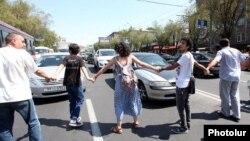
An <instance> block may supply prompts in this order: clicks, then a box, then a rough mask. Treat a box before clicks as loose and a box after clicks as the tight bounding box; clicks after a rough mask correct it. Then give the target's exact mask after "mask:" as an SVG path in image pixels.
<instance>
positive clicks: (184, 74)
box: [161, 38, 207, 133]
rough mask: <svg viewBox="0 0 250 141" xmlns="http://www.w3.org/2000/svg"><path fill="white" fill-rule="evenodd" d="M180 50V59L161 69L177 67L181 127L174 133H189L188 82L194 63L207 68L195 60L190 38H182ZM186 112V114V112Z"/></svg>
mask: <svg viewBox="0 0 250 141" xmlns="http://www.w3.org/2000/svg"><path fill="white" fill-rule="evenodd" d="M177 47H178V50H179V52H180V53H181V54H182V55H181V57H180V58H179V60H178V61H177V62H176V63H174V64H173V65H170V66H166V67H163V68H162V69H161V70H173V69H176V68H177V77H176V105H177V110H178V113H179V116H180V125H181V127H180V128H177V129H176V130H172V131H173V132H174V133H187V132H188V130H189V129H190V106H189V93H188V84H189V81H190V77H191V76H192V72H193V67H194V65H195V66H197V67H198V68H200V69H202V70H204V73H205V74H207V71H206V68H205V67H204V66H203V65H201V64H199V63H198V62H197V61H195V60H194V58H193V55H192V54H191V53H190V52H189V50H190V49H191V47H192V42H191V40H190V39H188V38H182V39H181V40H180V41H179V43H178V46H177ZM184 112H185V113H186V116H185V114H184Z"/></svg>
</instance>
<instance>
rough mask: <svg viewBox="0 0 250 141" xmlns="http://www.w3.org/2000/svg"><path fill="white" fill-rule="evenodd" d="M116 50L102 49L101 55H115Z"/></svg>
mask: <svg viewBox="0 0 250 141" xmlns="http://www.w3.org/2000/svg"><path fill="white" fill-rule="evenodd" d="M114 55H115V52H114V51H100V56H114Z"/></svg>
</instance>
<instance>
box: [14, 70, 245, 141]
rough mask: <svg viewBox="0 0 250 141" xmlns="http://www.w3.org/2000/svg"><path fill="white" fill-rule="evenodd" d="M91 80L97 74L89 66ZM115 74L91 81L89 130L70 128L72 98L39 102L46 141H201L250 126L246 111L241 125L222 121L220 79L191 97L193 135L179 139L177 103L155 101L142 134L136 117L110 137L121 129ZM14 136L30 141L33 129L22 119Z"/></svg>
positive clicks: (200, 85)
mask: <svg viewBox="0 0 250 141" xmlns="http://www.w3.org/2000/svg"><path fill="white" fill-rule="evenodd" d="M88 67H89V72H90V75H92V74H94V73H96V71H95V69H94V68H93V66H92V65H88ZM112 77H113V74H112V73H111V72H107V73H105V74H103V75H101V76H100V77H99V78H98V80H97V81H96V82H95V83H94V84H92V83H91V82H88V84H87V91H86V93H85V102H84V107H83V109H82V112H81V116H82V119H83V124H84V125H83V126H82V127H80V128H77V129H71V128H69V127H67V124H68V121H69V103H68V100H67V97H60V98H49V99H35V103H36V108H37V113H38V116H39V119H40V122H41V127H42V134H43V137H44V140H45V141H103V140H104V141H118V140H119V141H154V140H155V141H158V140H169V141H183V140H185V141H201V140H202V139H203V130H204V125H208V124H223V125H224V124H233V125H238V124H250V121H249V119H250V114H249V112H245V111H242V118H241V120H240V122H239V123H236V122H233V121H230V120H227V119H223V118H221V117H218V116H217V115H216V113H215V111H216V110H219V109H220V99H219V96H218V84H219V79H218V78H206V79H196V84H197V86H196V88H197V89H196V91H197V93H196V94H194V95H192V96H191V97H190V102H191V113H192V114H191V118H192V119H191V130H190V131H189V133H188V134H173V133H172V132H171V130H172V129H175V128H177V127H179V124H178V122H179V116H178V113H177V109H176V105H175V102H174V101H149V102H144V103H143V112H142V114H141V115H140V117H139V119H140V125H141V128H139V129H136V130H135V129H132V128H131V127H132V124H131V123H132V117H130V116H125V118H124V124H123V128H124V129H123V134H121V135H118V134H114V133H111V132H110V129H111V127H113V126H114V125H115V122H116V118H115V114H114V106H113V105H114V102H113V99H114V98H113V91H114V81H113V79H112ZM248 79H249V72H243V73H242V79H241V82H240V93H241V102H242V104H245V103H247V102H248V100H249V92H248V89H247V88H246V82H247V80H248ZM13 130H14V137H15V139H16V140H17V141H28V137H27V126H26V125H25V123H24V121H23V120H22V119H21V117H20V116H19V115H18V114H16V118H15V123H14V129H13Z"/></svg>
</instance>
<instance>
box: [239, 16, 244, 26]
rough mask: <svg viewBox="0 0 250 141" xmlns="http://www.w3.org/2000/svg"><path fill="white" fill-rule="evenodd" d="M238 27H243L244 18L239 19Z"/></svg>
mask: <svg viewBox="0 0 250 141" xmlns="http://www.w3.org/2000/svg"><path fill="white" fill-rule="evenodd" d="M237 25H238V26H242V25H245V18H243V17H242V18H240V19H239V21H238V23H237Z"/></svg>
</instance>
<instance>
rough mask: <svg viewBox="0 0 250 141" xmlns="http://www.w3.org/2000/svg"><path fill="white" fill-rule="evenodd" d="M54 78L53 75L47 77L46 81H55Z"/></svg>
mask: <svg viewBox="0 0 250 141" xmlns="http://www.w3.org/2000/svg"><path fill="white" fill-rule="evenodd" d="M53 80H56V79H55V78H53V77H51V76H50V77H46V78H45V81H46V82H50V81H53Z"/></svg>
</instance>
